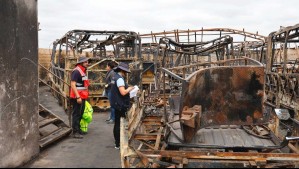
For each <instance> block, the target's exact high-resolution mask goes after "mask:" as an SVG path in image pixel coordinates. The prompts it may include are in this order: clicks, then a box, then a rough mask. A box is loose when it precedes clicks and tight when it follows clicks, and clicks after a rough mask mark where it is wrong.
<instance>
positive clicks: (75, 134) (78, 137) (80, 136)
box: [73, 133, 83, 139]
mask: <svg viewBox="0 0 299 169" xmlns="http://www.w3.org/2000/svg"><path fill="white" fill-rule="evenodd" d="M73 138H77V139H82V138H83V136H82V135H81V134H80V133H74V134H73Z"/></svg>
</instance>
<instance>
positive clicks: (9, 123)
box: [0, 0, 39, 168]
mask: <svg viewBox="0 0 299 169" xmlns="http://www.w3.org/2000/svg"><path fill="white" fill-rule="evenodd" d="M0 20H1V26H0V37H1V38H0V44H1V47H0V72H1V74H0V79H1V80H0V117H1V118H0V133H1V134H0V167H12V168H14V167H18V166H20V165H22V164H24V163H25V162H28V161H29V160H31V159H32V158H33V157H34V156H36V155H38V153H39V145H38V140H39V131H38V66H37V64H38V50H37V49H38V40H37V39H38V36H37V35H38V33H37V30H38V24H37V1H36V0H1V1H0Z"/></svg>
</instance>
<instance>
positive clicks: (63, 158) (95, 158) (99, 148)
mask: <svg viewBox="0 0 299 169" xmlns="http://www.w3.org/2000/svg"><path fill="white" fill-rule="evenodd" d="M39 97H40V98H39V99H40V103H41V104H43V105H44V106H45V107H46V108H48V109H50V110H51V111H52V112H54V113H55V115H57V116H59V117H61V118H62V119H63V120H64V121H68V120H67V119H68V117H67V115H66V113H65V112H64V110H63V109H62V107H61V106H59V104H58V102H57V100H56V99H55V98H54V97H52V95H51V93H50V92H49V89H48V88H47V87H41V88H40V93H39ZM108 115H109V113H108V112H95V113H94V114H93V121H92V122H91V123H90V125H89V128H88V134H87V135H84V138H83V139H75V138H72V137H71V136H67V137H64V138H62V139H60V140H59V141H57V142H56V143H53V144H52V145H50V146H48V147H46V148H45V149H44V150H41V152H40V154H39V156H38V157H36V158H35V159H34V160H32V161H31V162H29V163H27V164H26V165H24V166H23V167H24V168H120V167H121V163H120V151H119V150H116V149H115V148H114V137H113V126H114V124H107V123H106V122H105V120H106V119H107V117H108ZM67 124H68V122H67ZM23 167H21V168H23Z"/></svg>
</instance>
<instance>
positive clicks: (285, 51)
mask: <svg viewBox="0 0 299 169" xmlns="http://www.w3.org/2000/svg"><path fill="white" fill-rule="evenodd" d="M298 45H299V24H297V25H294V26H288V27H285V28H281V29H280V30H278V31H275V32H272V33H270V34H269V36H268V38H267V67H266V84H265V92H266V95H267V99H266V105H267V108H268V111H270V112H272V114H273V116H272V118H271V119H272V125H271V127H272V130H273V131H274V132H275V134H276V135H278V136H279V137H280V138H281V137H283V134H282V133H284V131H285V130H293V134H292V136H293V137H291V138H289V139H290V144H289V147H291V148H292V150H293V151H294V152H297V153H299V141H298V140H299V49H298ZM279 110H282V111H284V112H286V113H287V114H289V115H288V116H289V118H284V119H278V118H277V116H276V115H275V113H274V112H277V111H278V112H279Z"/></svg>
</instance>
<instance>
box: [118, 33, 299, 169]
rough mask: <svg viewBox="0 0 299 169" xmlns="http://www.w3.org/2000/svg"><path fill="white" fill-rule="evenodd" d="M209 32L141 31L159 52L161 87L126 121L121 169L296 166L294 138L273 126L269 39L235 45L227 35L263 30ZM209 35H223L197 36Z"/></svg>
mask: <svg viewBox="0 0 299 169" xmlns="http://www.w3.org/2000/svg"><path fill="white" fill-rule="evenodd" d="M202 30H203V29H202ZM210 31H212V32H214V33H211V32H210ZM217 31H218V32H217ZM204 32H205V33H206V34H205V33H204ZM204 32H200V31H190V30H188V31H174V32H162V33H156V34H154V33H151V34H147V35H141V37H142V36H149V35H150V36H151V37H152V39H153V40H154V42H152V43H148V44H150V45H152V46H151V51H158V54H157V55H155V56H156V57H157V58H154V60H155V61H157V62H155V63H156V66H157V72H156V73H155V74H156V76H157V77H156V80H155V82H156V83H155V87H156V88H155V89H153V90H151V93H150V94H149V95H146V93H145V92H144V91H143V92H141V93H140V96H139V97H137V98H135V102H134V104H133V106H132V108H131V109H130V111H129V113H128V115H127V118H122V119H121V160H122V167H126V168H127V167H152V168H157V167H173V168H174V167H186V168H190V167H195V168H200V167H209V168H213V167H242V168H243V167H244V168H246V167H265V168H267V167H273V168H275V167H298V162H299V155H298V154H294V153H290V149H289V147H287V145H288V142H289V140H287V139H285V138H284V139H280V138H278V137H277V136H276V135H275V134H274V132H273V131H271V130H270V128H269V127H268V124H269V119H270V114H268V113H266V112H265V111H264V99H265V98H264V97H265V95H264V83H265V73H264V66H263V64H261V63H260V62H258V61H257V60H259V61H265V60H264V59H265V52H264V51H263V49H264V48H263V47H264V45H265V42H264V40H265V39H264V37H263V36H260V35H258V38H256V39H254V40H253V41H242V42H235V41H234V40H233V39H234V38H232V36H230V35H229V34H238V33H240V35H241V36H246V35H250V36H251V37H254V38H255V37H257V35H256V36H255V34H251V33H248V32H246V33H244V31H237V30H233V29H221V28H216V29H205V30H204ZM215 32H217V33H215ZM242 32H243V33H242ZM180 33H181V34H180ZM204 34H205V35H204ZM211 34H212V35H218V37H214V39H213V38H212V39H211V38H210V39H208V40H206V41H205V40H203V39H204V38H203V37H201V36H199V37H198V39H200V41H197V40H196V39H197V38H194V36H196V35H204V36H207V35H211ZM225 34H226V35H225ZM180 35H183V37H184V39H188V42H182V41H180V40H181V39H183V38H182V37H181V36H180ZM158 36H161V37H160V39H159V44H158V45H157V44H156V43H155V42H157V40H156V38H157V37H158ZM189 36H193V41H191V40H190V39H192V38H189ZM247 37H248V36H247ZM244 40H245V38H244ZM245 44H246V45H245ZM248 44H251V45H248ZM155 46H156V47H157V48H156V49H155ZM153 56H154V55H153ZM244 56H247V57H244ZM290 134H291V132H288V133H287V134H286V135H285V136H286V137H288V136H290Z"/></svg>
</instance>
